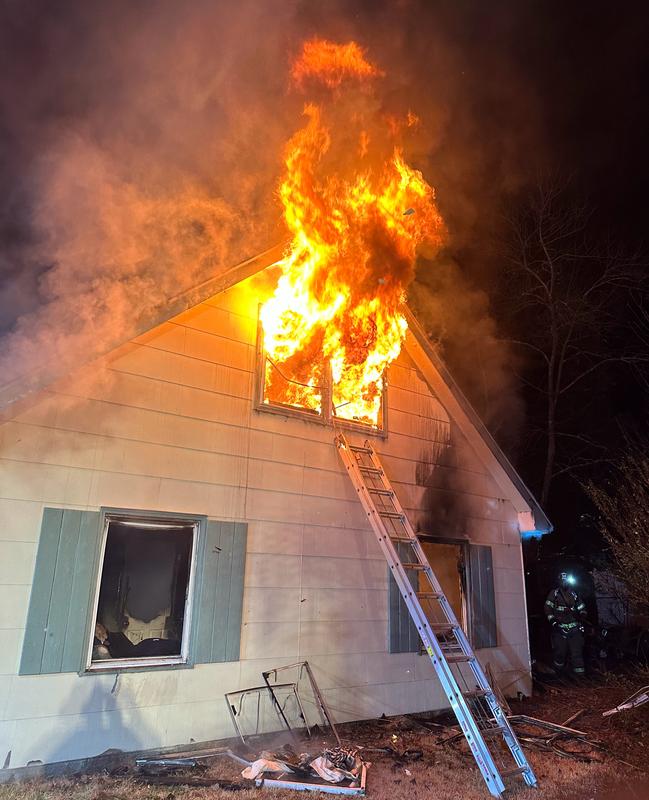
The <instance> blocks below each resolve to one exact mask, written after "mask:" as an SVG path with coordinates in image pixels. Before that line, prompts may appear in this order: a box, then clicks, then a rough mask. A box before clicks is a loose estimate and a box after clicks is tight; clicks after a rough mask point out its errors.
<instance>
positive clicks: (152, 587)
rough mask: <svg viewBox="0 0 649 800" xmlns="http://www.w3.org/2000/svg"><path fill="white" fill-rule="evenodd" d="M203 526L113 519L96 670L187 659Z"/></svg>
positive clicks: (94, 650)
mask: <svg viewBox="0 0 649 800" xmlns="http://www.w3.org/2000/svg"><path fill="white" fill-rule="evenodd" d="M197 527H198V522H192V521H191V520H174V519H173V518H164V517H160V518H143V517H137V516H133V517H129V516H128V515H115V516H112V515H108V516H106V524H105V539H104V547H103V558H102V565H101V571H100V579H99V586H98V592H97V597H96V608H97V612H96V618H95V625H94V628H93V631H92V643H91V646H90V659H89V661H90V664H89V666H90V668H91V669H100V668H107V667H114V666H118V665H126V666H138V665H141V664H148V665H150V664H151V663H152V662H160V663H169V662H171V663H175V662H182V661H184V660H186V656H187V641H188V634H189V631H188V628H189V624H188V623H189V612H190V608H191V597H190V595H191V587H192V563H193V554H194V551H195V543H196V534H197Z"/></svg>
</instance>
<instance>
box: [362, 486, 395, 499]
mask: <svg viewBox="0 0 649 800" xmlns="http://www.w3.org/2000/svg"><path fill="white" fill-rule="evenodd" d="M367 491H368V492H369V493H370V494H380V495H381V496H382V497H394V492H393V491H392V489H375V488H374V487H373V486H368V487H367Z"/></svg>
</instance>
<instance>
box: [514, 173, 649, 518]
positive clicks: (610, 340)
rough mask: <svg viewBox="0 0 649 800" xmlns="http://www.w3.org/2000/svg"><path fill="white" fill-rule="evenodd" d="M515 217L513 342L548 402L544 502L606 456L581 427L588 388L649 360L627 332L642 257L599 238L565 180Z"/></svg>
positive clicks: (541, 431) (531, 382) (543, 420)
mask: <svg viewBox="0 0 649 800" xmlns="http://www.w3.org/2000/svg"><path fill="white" fill-rule="evenodd" d="M509 221H510V228H511V238H510V240H509V242H508V245H507V261H508V270H507V280H506V292H507V296H506V298H505V299H506V305H507V308H508V310H509V312H510V315H511V329H512V331H513V332H514V336H515V337H516V338H512V339H510V342H511V343H512V344H514V345H515V346H516V347H518V348H521V351H525V352H526V353H527V354H528V357H527V358H526V359H525V365H526V366H525V369H524V370H522V371H521V375H520V376H519V378H520V380H521V381H522V382H523V384H524V385H525V386H526V387H527V389H528V390H529V391H530V392H532V393H536V394H537V395H538V396H539V398H540V399H541V403H540V404H537V407H538V408H539V414H538V416H539V419H538V420H537V426H536V431H535V433H536V435H537V436H538V437H541V438H542V440H543V449H544V466H543V474H542V477H541V478H540V500H541V503H542V504H544V503H546V502H547V500H548V497H549V495H550V491H551V488H552V484H553V481H554V479H555V478H556V477H557V476H558V475H560V474H563V473H567V472H572V471H574V470H575V469H579V468H580V467H584V466H587V465H591V464H593V463H594V462H596V461H599V460H601V459H603V458H604V447H603V445H601V443H598V442H597V441H596V439H595V438H593V437H592V436H591V435H590V433H589V428H588V426H587V425H586V426H584V425H583V424H581V423H582V422H583V415H584V414H585V413H586V408H585V405H586V404H587V400H588V398H587V394H586V393H585V391H584V389H585V388H586V387H588V386H593V385H594V383H596V382H597V381H598V380H600V379H601V377H603V376H602V374H601V372H602V370H603V369H605V368H606V367H607V366H610V365H612V364H614V363H618V364H620V363H629V364H630V363H637V362H638V361H639V360H642V359H645V356H644V355H643V354H642V353H641V352H640V351H639V350H638V348H636V349H633V348H631V347H629V337H624V336H622V335H621V334H620V320H621V318H622V317H623V316H624V306H625V303H626V302H627V300H628V297H629V296H630V292H631V291H632V289H633V288H634V287H635V286H636V275H637V274H638V272H637V263H638V259H637V256H635V255H631V256H629V255H628V254H626V253H625V252H624V251H623V250H622V249H621V248H616V247H613V246H611V245H610V244H608V243H607V244H605V245H601V244H597V245H594V244H593V243H592V231H593V227H594V223H593V220H592V214H591V212H590V211H589V209H588V208H587V207H586V206H584V205H581V206H580V205H576V204H574V203H573V202H571V199H570V197H569V187H568V185H567V184H566V183H565V182H559V181H555V182H553V183H544V184H542V185H539V186H538V187H537V188H536V190H535V191H534V193H533V194H532V195H531V196H530V198H529V201H528V202H526V203H524V204H523V205H522V206H521V207H519V210H518V211H517V213H516V214H515V215H514V216H512V217H511V218H510V220H509ZM541 409H542V411H541Z"/></svg>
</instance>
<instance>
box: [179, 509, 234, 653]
mask: <svg viewBox="0 0 649 800" xmlns="http://www.w3.org/2000/svg"><path fill="white" fill-rule="evenodd" d="M247 533H248V526H247V524H246V523H243V522H218V521H217V520H212V519H211V520H208V521H207V525H206V527H205V535H204V536H203V537H202V542H201V543H200V544H199V552H198V553H197V563H196V579H195V580H196V583H195V589H194V602H193V623H192V644H191V653H192V659H191V660H192V661H193V663H194V664H208V663H212V662H215V661H238V659H239V646H240V642H241V616H242V609H243V577H244V571H245V565H246V538H247Z"/></svg>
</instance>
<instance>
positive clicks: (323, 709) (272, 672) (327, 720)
mask: <svg viewBox="0 0 649 800" xmlns="http://www.w3.org/2000/svg"><path fill="white" fill-rule="evenodd" d="M289 669H298V670H299V673H298V678H297V681H296V683H299V682H300V680H301V678H302V673H303V672H306V674H307V676H308V678H309V683H310V684H311V691H312V692H313V697H314V700H315V705H316V706H317V707H318V708H319V709H320V715H321V717H322V721H323V723H324V724H325V725H328V726H329V727H330V728H331V732H332V733H333V735H334V737H335V738H336V741H337V742H338V745H339V746H340V744H341V742H340V736H339V735H338V731H337V730H336V726H335V724H334V721H333V717H332V716H331V712H330V711H329V707H328V706H327V703H326V701H325V699H324V696H323V695H322V692H321V691H320V688H319V686H318V684H317V682H316V679H315V677H314V675H313V670H312V669H311V666H310V665H309V662H308V661H298V662H296V663H295V664H286V665H285V666H283V667H274V668H273V669H269V670H267V671H266V672H262V673H261V674H262V677H263V679H264V681H265V682H266V686H268V689H269V691H270V694H271V697H272V698H273V702H274V703H275V706H276V708H277V712H278V714H279V715H280V716H281V718H282V720H283V721H284V724H285V725H286V727H287V729H288V730H289V731H290V730H291V726H290V724H289V721H288V720H287V719H286V716H285V715H284V710H283V709H282V708H281V706H280V704H279V702H278V701H277V698H276V697H275V692H274V691H273V689H274V688H276V687H279V686H282V685H283V684H271V682H270V680H269V678H270V676H274V678H275V679H277V673H278V672H283V671H285V670H289ZM304 724H305V726H306V730H307V733H308V735H309V736H310V735H311V729H310V728H309V724H308V721H307V719H306V716H304Z"/></svg>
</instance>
